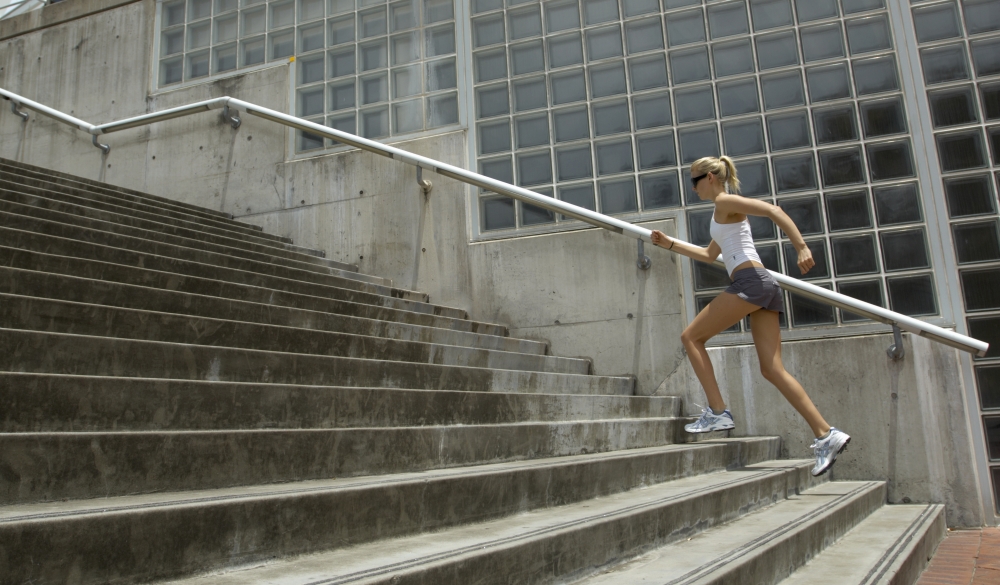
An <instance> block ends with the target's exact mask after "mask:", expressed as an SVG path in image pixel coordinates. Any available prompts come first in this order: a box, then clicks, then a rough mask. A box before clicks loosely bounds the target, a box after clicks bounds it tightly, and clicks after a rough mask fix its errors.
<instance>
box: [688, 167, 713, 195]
mask: <svg viewBox="0 0 1000 585" xmlns="http://www.w3.org/2000/svg"><path fill="white" fill-rule="evenodd" d="M712 178H713V176H712V174H711V173H706V172H704V171H702V172H699V173H697V174H696V173H695V172H694V171H691V188H692V189H694V192H695V194H697V195H698V198H699V199H702V200H706V201H707V200H708V199H711V197H709V196H708V194H709V192H710V191H711V184H712Z"/></svg>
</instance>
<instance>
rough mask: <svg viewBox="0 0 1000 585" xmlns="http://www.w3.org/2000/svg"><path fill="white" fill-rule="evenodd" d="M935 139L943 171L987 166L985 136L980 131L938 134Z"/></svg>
mask: <svg viewBox="0 0 1000 585" xmlns="http://www.w3.org/2000/svg"><path fill="white" fill-rule="evenodd" d="M934 139H935V141H936V142H937V148H938V156H939V157H940V158H941V170H942V171H945V172H948V171H958V170H962V169H972V168H976V167H982V166H986V152H985V149H984V148H983V135H982V133H981V132H980V131H979V130H971V131H966V132H955V133H952V134H938V135H937V136H935V137H934Z"/></svg>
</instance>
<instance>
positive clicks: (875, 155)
mask: <svg viewBox="0 0 1000 585" xmlns="http://www.w3.org/2000/svg"><path fill="white" fill-rule="evenodd" d="M866 148H867V150H868V172H869V174H870V175H871V179H872V181H884V180H887V179H896V178H900V177H912V176H913V175H914V172H913V159H912V157H911V156H910V143H909V142H889V143H882V144H869V145H867V147H866Z"/></svg>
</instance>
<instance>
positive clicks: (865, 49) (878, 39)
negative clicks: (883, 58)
mask: <svg viewBox="0 0 1000 585" xmlns="http://www.w3.org/2000/svg"><path fill="white" fill-rule="evenodd" d="M889 36H890V33H889V22H888V21H887V20H886V18H885V16H871V17H868V18H859V19H857V20H849V21H847V43H848V45H849V46H850V47H851V55H861V54H863V53H871V52H872V51H881V50H883V49H891V48H892V41H891V40H890V39H889Z"/></svg>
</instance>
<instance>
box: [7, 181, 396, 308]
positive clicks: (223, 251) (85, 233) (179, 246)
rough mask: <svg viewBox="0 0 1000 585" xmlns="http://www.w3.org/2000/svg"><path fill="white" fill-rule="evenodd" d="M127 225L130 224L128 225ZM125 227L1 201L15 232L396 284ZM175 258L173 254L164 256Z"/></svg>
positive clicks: (343, 268)
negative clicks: (156, 248)
mask: <svg viewBox="0 0 1000 585" xmlns="http://www.w3.org/2000/svg"><path fill="white" fill-rule="evenodd" d="M125 223H127V222H125ZM125 223H121V224H119V223H116V222H112V221H99V220H95V219H89V218H86V217H82V216H78V215H73V214H68V213H63V212H54V211H49V210H46V209H41V208H39V207H34V206H30V205H21V204H16V203H11V202H10V201H5V200H3V199H0V224H2V225H4V226H7V227H11V228H14V229H26V230H30V231H37V232H39V233H46V234H51V235H59V236H68V237H75V238H77V239H82V240H87V241H91V242H101V243H112V242H114V243H124V242H126V241H132V242H135V241H141V242H146V243H147V245H148V244H150V243H151V244H156V245H159V247H160V249H161V250H171V249H176V250H178V251H179V253H180V254H181V255H184V254H185V253H187V254H191V253H200V254H202V255H203V256H208V257H213V258H215V261H214V263H216V264H222V265H227V264H231V263H232V262H234V261H235V262H251V263H255V264H267V265H273V266H280V267H286V268H288V269H292V270H297V271H304V272H315V273H318V274H322V275H330V276H334V277H337V278H340V279H343V280H350V281H359V282H361V283H370V284H373V285H376V286H380V287H383V288H389V287H391V286H392V281H391V280H389V279H386V278H382V277H379V276H371V275H368V274H360V273H358V272H356V270H355V267H354V266H347V265H343V264H340V263H338V262H333V261H330V260H326V259H324V258H317V257H315V256H309V255H305V254H290V256H292V257H287V256H283V255H279V254H272V253H271V252H268V251H264V252H261V251H256V250H249V249H246V248H245V247H233V246H227V245H218V244H213V243H210V242H207V241H205V240H204V239H195V238H189V237H180V236H175V235H171V234H168V233H164V232H161V231H153V230H149V229H141V228H133V227H129V226H128V225H125ZM161 253H165V254H167V255H174V254H176V253H177V252H174V253H173V254H171V253H170V252H161Z"/></svg>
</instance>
